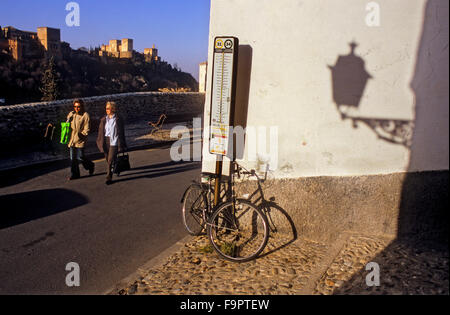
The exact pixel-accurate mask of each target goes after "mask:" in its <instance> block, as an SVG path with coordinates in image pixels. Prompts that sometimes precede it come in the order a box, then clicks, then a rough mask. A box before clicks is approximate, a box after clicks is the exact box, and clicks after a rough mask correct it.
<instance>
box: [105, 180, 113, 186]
mask: <svg viewBox="0 0 450 315" xmlns="http://www.w3.org/2000/svg"><path fill="white" fill-rule="evenodd" d="M112 183H113V181H112V180H111V179H107V180H106V182H105V184H106V185H108V186H109V185H111V184H112Z"/></svg>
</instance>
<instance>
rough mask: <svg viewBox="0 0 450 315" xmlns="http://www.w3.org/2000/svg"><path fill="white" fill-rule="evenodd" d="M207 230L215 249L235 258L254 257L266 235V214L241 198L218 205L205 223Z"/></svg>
mask: <svg viewBox="0 0 450 315" xmlns="http://www.w3.org/2000/svg"><path fill="white" fill-rule="evenodd" d="M207 231H208V236H209V239H210V241H211V244H212V245H213V247H214V249H215V250H216V251H217V253H218V254H219V255H220V256H222V257H223V258H225V259H227V260H230V261H234V262H245V261H249V260H252V259H254V258H256V257H257V256H258V255H259V254H260V253H261V252H262V251H263V250H264V247H265V246H266V245H267V240H268V239H269V225H268V223H267V218H266V216H265V215H264V214H263V213H262V212H261V210H259V209H258V208H257V207H256V206H254V205H253V204H252V203H250V202H248V201H246V200H242V199H237V200H236V201H229V202H225V203H223V204H222V205H219V207H218V208H217V210H216V211H215V212H214V213H213V215H212V216H211V218H210V220H209V222H208V224H207Z"/></svg>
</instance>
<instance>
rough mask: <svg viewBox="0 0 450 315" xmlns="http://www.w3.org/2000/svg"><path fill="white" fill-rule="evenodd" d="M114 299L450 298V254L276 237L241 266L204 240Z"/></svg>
mask: <svg viewBox="0 0 450 315" xmlns="http://www.w3.org/2000/svg"><path fill="white" fill-rule="evenodd" d="M368 262H376V263H377V264H378V265H379V266H380V286H372V287H368V286H367V285H366V277H367V276H368V274H369V273H370V272H371V271H372V269H370V270H369V271H366V270H365V266H366V264H367V263H368ZM112 294H120V295H300V294H324V295H328V294H447V295H448V294H449V279H448V250H447V251H444V252H439V251H434V250H419V249H417V248H413V247H410V246H408V245H406V244H403V243H399V242H393V243H391V240H390V239H389V238H386V237H382V236H363V235H350V234H349V235H344V236H343V237H342V238H341V239H338V240H336V241H335V242H334V243H332V244H324V243H318V242H315V241H311V240H306V239H297V240H295V241H293V240H292V239H291V238H289V237H284V236H280V235H275V237H273V236H272V237H271V239H270V240H269V243H268V246H267V248H266V249H265V251H264V252H263V254H261V256H260V257H259V258H258V259H256V260H254V261H251V262H247V263H241V264H237V263H232V262H228V261H225V260H223V259H222V258H220V257H219V256H218V255H217V254H216V253H215V252H213V251H212V248H211V247H210V245H209V243H208V239H207V238H206V236H200V237H196V238H193V239H192V240H191V241H189V242H188V243H186V244H185V245H184V246H183V248H182V249H180V250H179V251H178V252H176V253H174V254H173V255H171V256H170V257H168V258H167V259H166V260H165V262H164V263H162V264H159V265H157V266H154V267H152V268H149V269H148V270H144V271H141V272H140V274H139V276H137V277H136V279H134V280H133V281H131V282H130V283H129V284H128V285H127V286H125V287H122V288H117V289H116V290H114V291H113V292H112Z"/></svg>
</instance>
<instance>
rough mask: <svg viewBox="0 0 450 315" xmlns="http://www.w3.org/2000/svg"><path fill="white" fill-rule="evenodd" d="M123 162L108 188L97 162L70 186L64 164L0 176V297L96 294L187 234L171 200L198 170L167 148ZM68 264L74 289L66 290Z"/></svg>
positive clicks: (134, 154) (176, 200)
mask: <svg viewBox="0 0 450 315" xmlns="http://www.w3.org/2000/svg"><path fill="white" fill-rule="evenodd" d="M130 159H131V163H132V166H133V170H132V171H130V172H127V173H125V174H124V175H123V176H121V177H119V178H115V179H116V181H115V183H114V184H113V185H111V186H106V185H105V183H104V182H105V177H106V176H105V175H106V173H105V162H104V160H103V161H96V174H95V175H94V176H93V177H84V178H82V179H80V180H78V181H74V182H68V181H67V177H68V176H67V175H68V169H67V168H66V167H65V166H66V165H65V164H64V163H62V164H61V163H52V164H49V165H46V166H41V167H39V168H37V167H34V168H31V169H28V170H21V171H16V172H14V173H8V174H6V175H5V174H0V176H3V178H1V180H0V187H1V188H0V207H1V210H0V294H101V293H104V292H105V290H107V289H109V288H111V287H112V286H113V285H114V284H115V283H117V282H118V281H120V280H121V279H123V278H125V277H127V276H128V275H130V274H131V273H133V272H134V271H136V269H137V268H138V267H139V266H141V265H142V264H144V263H145V262H146V261H148V260H149V259H151V258H153V257H155V256H157V255H158V254H159V253H161V252H162V251H163V250H164V249H166V248H168V247H170V246H171V245H173V244H174V243H175V242H177V241H178V240H180V239H182V238H183V237H185V236H186V235H187V234H186V232H185V231H184V228H183V225H182V222H181V216H180V203H179V201H180V199H181V196H182V193H183V191H184V189H185V188H186V186H187V185H188V184H189V182H190V181H191V180H192V179H195V178H198V176H199V174H200V164H199V163H192V162H188V163H183V162H181V163H174V162H172V161H171V159H170V156H169V149H167V148H166V149H155V150H142V151H135V152H131V153H130ZM82 172H83V171H82ZM84 174H85V173H84ZM5 176H7V177H5ZM69 262H76V263H78V265H79V266H80V271H81V272H80V276H81V279H80V280H81V281H80V282H81V283H80V284H81V286H80V287H71V288H70V287H67V286H66V281H65V279H66V276H67V274H68V273H69V272H70V271H66V269H65V268H66V265H67V264H68V263H69Z"/></svg>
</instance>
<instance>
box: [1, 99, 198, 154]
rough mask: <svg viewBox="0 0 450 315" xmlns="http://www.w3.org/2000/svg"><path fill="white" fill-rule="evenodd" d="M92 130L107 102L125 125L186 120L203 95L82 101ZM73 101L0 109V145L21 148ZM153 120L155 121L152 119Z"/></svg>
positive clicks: (62, 117) (63, 113)
mask: <svg viewBox="0 0 450 315" xmlns="http://www.w3.org/2000/svg"><path fill="white" fill-rule="evenodd" d="M83 100H84V102H85V103H86V110H87V111H88V112H89V114H90V115H91V120H92V125H91V128H93V129H94V130H95V129H96V125H97V124H98V121H99V119H100V118H101V117H102V116H103V115H104V113H105V105H106V102H107V101H114V102H117V104H118V106H119V112H120V114H121V115H122V116H123V117H124V119H125V121H126V122H128V123H129V122H133V121H139V120H149V121H151V120H154V119H157V118H158V117H159V115H161V114H162V113H165V114H166V115H168V116H169V118H170V116H176V117H178V119H179V118H180V117H185V118H186V119H189V118H190V117H194V116H197V115H201V114H202V113H203V106H204V102H205V94H203V93H160V92H140V93H125V94H114V95H105V96H98V97H89V98H83ZM72 102H73V99H67V100H60V101H55V102H42V103H31V104H21V105H13V106H2V107H0V146H2V148H5V147H10V146H21V145H24V144H28V143H33V142H35V141H36V140H39V138H42V136H43V130H45V126H46V125H47V124H48V123H53V124H59V123H60V122H63V121H65V120H66V117H67V114H68V113H69V112H70V111H71V110H73V108H72ZM155 117H156V118H155Z"/></svg>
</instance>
